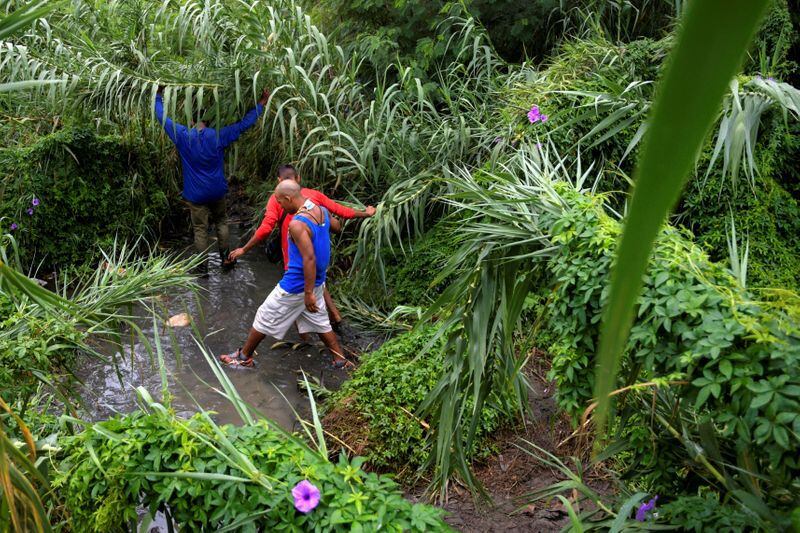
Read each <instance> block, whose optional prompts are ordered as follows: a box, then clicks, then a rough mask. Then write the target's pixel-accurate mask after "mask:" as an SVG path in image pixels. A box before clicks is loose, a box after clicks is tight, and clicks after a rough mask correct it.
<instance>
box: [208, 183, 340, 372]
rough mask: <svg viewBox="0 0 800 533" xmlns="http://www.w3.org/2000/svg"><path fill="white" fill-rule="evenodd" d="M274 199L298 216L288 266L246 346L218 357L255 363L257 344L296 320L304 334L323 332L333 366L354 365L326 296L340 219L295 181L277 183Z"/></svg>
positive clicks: (282, 334)
mask: <svg viewBox="0 0 800 533" xmlns="http://www.w3.org/2000/svg"><path fill="white" fill-rule="evenodd" d="M275 199H276V200H277V201H278V203H279V204H280V206H281V207H282V208H283V209H284V210H285V211H286V212H287V213H290V214H292V215H294V218H293V219H292V221H291V222H290V223H289V236H288V241H289V268H287V269H286V272H285V273H284V274H283V278H281V281H280V283H278V285H277V286H276V287H275V288H274V289H273V290H272V292H271V293H270V294H269V296H267V299H266V300H265V301H264V303H263V304H261V307H259V308H258V311H257V312H256V317H255V319H254V320H253V327H252V328H250V334H249V335H248V336H247V341H245V343H244V346H242V347H241V348H239V349H238V350H236V351H235V352H233V353H230V354H226V355H222V356H220V360H221V361H222V362H223V363H225V364H227V365H231V366H244V367H251V366H253V364H254V361H253V354H254V353H255V350H256V347H257V346H258V344H259V343H260V342H261V341H262V340H264V337H266V336H267V335H270V336H272V337H274V338H276V339H281V340H282V339H284V338H285V337H286V334H287V333H288V332H289V329H290V328H291V327H292V325H293V324H294V323H295V322H297V330H298V331H299V332H300V333H301V334H303V333H316V334H318V335H319V338H320V339H322V342H324V343H325V346H326V347H327V348H328V350H330V352H331V353H332V355H333V357H332V361H331V363H332V365H333V367H334V368H340V369H344V368H348V367H352V366H353V364H352V363H351V362H350V361H348V360H347V359H345V358H344V356H343V355H342V348H341V347H340V346H339V341H338V340H337V339H336V334H335V333H334V332H333V329H332V328H331V323H330V321H329V319H328V311H327V310H326V309H325V298H324V297H323V294H324V292H325V277H326V275H327V271H328V263H329V262H330V258H331V235H330V232H331V230H333V231H339V229H340V228H341V226H340V224H339V221H338V220H336V219H335V218H333V217H331V216H330V214H329V213H328V210H327V209H325V208H324V207H320V206H318V205H316V204H315V203H314V202H312V201H311V200H309V199H308V198H306V197H304V196H303V192H302V189H301V187H300V185H299V184H298V183H297V182H296V181H294V180H283V181H281V182H280V183H278V187H277V188H276V189H275Z"/></svg>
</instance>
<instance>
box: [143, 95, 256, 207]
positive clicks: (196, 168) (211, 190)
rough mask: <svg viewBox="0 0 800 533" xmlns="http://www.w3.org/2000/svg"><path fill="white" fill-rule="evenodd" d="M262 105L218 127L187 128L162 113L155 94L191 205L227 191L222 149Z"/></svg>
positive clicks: (157, 115) (238, 134)
mask: <svg viewBox="0 0 800 533" xmlns="http://www.w3.org/2000/svg"><path fill="white" fill-rule="evenodd" d="M263 110H264V106H262V105H261V104H257V105H256V107H255V108H254V109H251V110H250V111H248V112H247V114H246V115H245V116H244V118H242V120H240V121H239V122H236V123H234V124H231V125H230V126H225V127H223V128H222V129H221V130H219V135H217V131H216V130H215V129H214V128H208V127H206V128H203V129H197V128H187V127H186V126H184V125H183V124H178V123H173V121H172V119H170V118H167V117H165V116H164V103H163V101H162V98H161V95H160V94H158V95H156V109H155V111H156V118H157V119H158V121H159V122H160V123H161V125H162V126H164V130H165V131H166V132H167V136H169V138H170V139H171V140H172V142H173V143H175V147H176V148H177V149H178V154H179V155H180V157H181V166H182V167H183V197H184V198H185V199H187V200H189V201H190V202H192V203H193V204H207V203H209V202H214V201H216V200H219V199H220V198H222V197H223V196H225V193H226V192H228V182H227V180H226V179H225V172H224V163H225V148H227V147H228V146H229V145H230V144H231V143H233V142H234V141H235V140H236V139H238V138H239V136H240V135H241V134H242V133H244V132H245V131H247V129H248V128H250V127H251V126H252V125H253V124H255V123H256V120H258V116H259V115H260V114H261V112H262V111H263Z"/></svg>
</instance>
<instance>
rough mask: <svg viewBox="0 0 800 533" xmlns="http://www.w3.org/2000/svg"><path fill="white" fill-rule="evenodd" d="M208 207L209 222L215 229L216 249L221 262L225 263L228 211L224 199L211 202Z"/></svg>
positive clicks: (228, 246) (227, 247) (228, 233)
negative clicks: (209, 213) (209, 211)
mask: <svg viewBox="0 0 800 533" xmlns="http://www.w3.org/2000/svg"><path fill="white" fill-rule="evenodd" d="M209 207H210V208H211V220H212V222H213V223H214V226H216V228H217V247H218V248H219V253H220V256H221V257H222V261H223V262H225V261H227V259H228V252H229V251H230V242H229V241H230V230H229V229H228V210H227V207H226V203H225V197H222V198H220V199H219V200H217V201H216V202H212V203H211V204H210V205H209Z"/></svg>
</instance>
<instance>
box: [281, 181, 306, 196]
mask: <svg viewBox="0 0 800 533" xmlns="http://www.w3.org/2000/svg"><path fill="white" fill-rule="evenodd" d="M300 191H302V188H301V187H300V184H299V183H297V182H296V181H294V180H282V181H281V182H279V183H278V186H277V187H275V194H276V195H278V196H285V197H287V198H296V197H298V196H300V195H301V192H300Z"/></svg>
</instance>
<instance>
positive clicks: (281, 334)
mask: <svg viewBox="0 0 800 533" xmlns="http://www.w3.org/2000/svg"><path fill="white" fill-rule="evenodd" d="M303 302H304V299H303V294H302V293H300V294H290V293H288V292H286V291H284V290H283V289H281V287H280V285H278V286H276V287H275V288H274V289H272V292H271V293H269V296H267V299H266V300H264V303H262V304H261V306H260V307H259V308H258V311H256V316H255V318H254V319H253V326H252V327H251V328H250V333H249V334H248V335H247V340H246V341H245V343H244V346H242V348H241V354H240V350H236V351H235V352H233V353H230V354H226V355H222V356H220V360H221V361H222V362H223V363H225V364H236V365H243V366H252V365H253V361H252V358H253V354H254V352H255V350H256V347H257V346H258V345H259V343H260V342H261V341H262V340H264V337H266V336H267V335H270V336H272V337H275V338H276V339H283V338H285V337H286V333H287V332H288V331H289V328H291V327H292V324H294V322H295V320H297V318H298V317H299V316H300V314H301V313H302V312H303V310H304V309H305V304H304V303H303ZM248 360H249V361H248Z"/></svg>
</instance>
